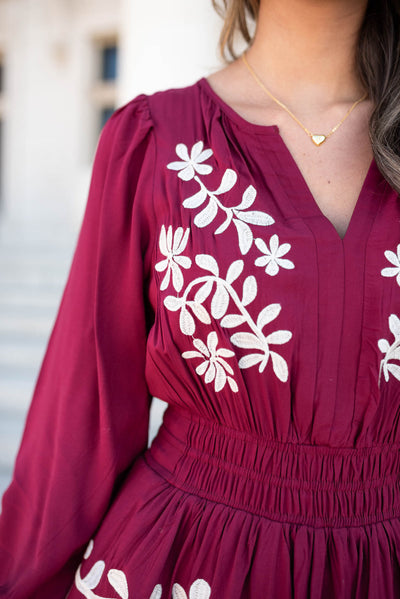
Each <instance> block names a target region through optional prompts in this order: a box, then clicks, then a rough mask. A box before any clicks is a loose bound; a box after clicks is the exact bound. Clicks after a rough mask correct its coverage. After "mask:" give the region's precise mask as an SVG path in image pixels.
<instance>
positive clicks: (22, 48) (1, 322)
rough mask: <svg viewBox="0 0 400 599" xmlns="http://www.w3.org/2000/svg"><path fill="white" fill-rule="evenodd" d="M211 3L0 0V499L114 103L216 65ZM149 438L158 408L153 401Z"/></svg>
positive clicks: (189, 79) (216, 23) (216, 22)
mask: <svg viewBox="0 0 400 599" xmlns="http://www.w3.org/2000/svg"><path fill="white" fill-rule="evenodd" d="M220 27H221V20H220V18H219V17H218V16H217V15H216V14H215V12H214V11H213V9H212V6H211V0H168V1H166V0H152V1H151V2H148V1H146V0H141V1H139V0H0V496H1V495H2V494H3V492H4V490H5V489H6V487H7V486H8V484H9V482H10V479H11V475H12V468H13V463H14V459H15V456H16V453H17V449H18V446H19V442H20V438H21V435H22V431H23V426H24V422H25V416H26V412H27V409H28V407H29V403H30V401H31V398H32V393H33V389H34V385H35V382H36V378H37V376H38V373H39V368H40V365H41V362H42V359H43V357H44V353H45V349H46V346H47V341H48V338H49V335H50V332H51V329H52V326H53V323H54V320H55V317H56V314H57V310H58V306H59V302H60V299H61V294H62V292H63V288H64V285H65V283H66V278H67V275H68V271H69V267H70V263H71V260H72V255H73V251H74V248H75V244H76V241H77V236H78V233H79V228H80V223H81V219H82V217H83V212H84V208H85V205H86V200H87V193H88V189H89V182H90V176H91V169H92V163H93V159H94V153H95V149H96V145H97V141H98V137H99V134H100V131H101V129H102V127H103V126H104V124H105V122H106V121H107V119H108V118H109V117H110V115H111V114H112V113H113V111H114V110H115V109H116V108H118V107H119V106H121V105H122V104H125V103H126V102H128V101H129V100H130V99H132V98H133V97H134V96H136V95H137V94H139V93H142V92H145V93H152V92H154V91H157V90H162V89H167V88H170V87H181V86H185V85H190V84H192V83H194V82H195V81H196V80H197V79H199V78H200V77H202V76H206V75H208V74H209V73H211V72H212V71H213V70H216V69H217V68H220V67H221V66H222V63H221V61H220V59H219V57H218V52H217V42H218V36H219V30H220ZM153 404H154V405H153V408H152V413H151V425H150V438H152V437H153V436H154V435H155V433H156V431H157V429H158V426H159V424H160V421H161V418H162V413H163V409H164V404H163V402H161V401H158V398H156V399H155V401H154V402H153Z"/></svg>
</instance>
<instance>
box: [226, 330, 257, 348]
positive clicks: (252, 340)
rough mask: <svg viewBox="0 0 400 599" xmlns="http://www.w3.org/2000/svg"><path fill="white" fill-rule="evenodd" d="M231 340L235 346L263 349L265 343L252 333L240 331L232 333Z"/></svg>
mask: <svg viewBox="0 0 400 599" xmlns="http://www.w3.org/2000/svg"><path fill="white" fill-rule="evenodd" d="M231 342H232V343H233V344H234V345H237V347H243V348H251V349H264V348H265V345H264V343H263V342H262V341H261V339H259V338H258V337H257V336H256V335H254V333H246V332H244V331H241V332H240V333H234V334H233V335H232V337H231Z"/></svg>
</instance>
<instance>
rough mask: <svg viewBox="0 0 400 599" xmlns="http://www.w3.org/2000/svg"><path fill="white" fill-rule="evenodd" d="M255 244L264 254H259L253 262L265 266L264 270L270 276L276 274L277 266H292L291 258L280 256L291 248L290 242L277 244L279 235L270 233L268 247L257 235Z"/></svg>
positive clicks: (290, 267)
mask: <svg viewBox="0 0 400 599" xmlns="http://www.w3.org/2000/svg"><path fill="white" fill-rule="evenodd" d="M254 242H255V244H256V246H257V247H258V249H259V250H260V252H262V253H263V254H264V256H260V257H259V258H257V259H256V260H255V262H254V264H255V265H256V266H266V268H265V272H266V273H267V275H271V276H272V277H273V276H275V275H277V274H278V272H279V267H281V268H289V269H292V268H294V264H293V262H292V261H291V260H287V259H286V258H282V256H284V255H285V254H287V253H288V251H289V250H290V248H291V245H290V243H283V244H282V245H279V237H278V235H276V234H275V235H272V237H271V239H270V240H269V247H268V246H267V244H266V243H265V241H264V240H263V239H260V238H259V237H258V238H257V239H255V241H254Z"/></svg>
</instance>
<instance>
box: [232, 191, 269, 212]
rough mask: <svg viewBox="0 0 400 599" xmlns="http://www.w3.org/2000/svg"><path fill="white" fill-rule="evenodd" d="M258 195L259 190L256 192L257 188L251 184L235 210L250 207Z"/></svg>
mask: <svg viewBox="0 0 400 599" xmlns="http://www.w3.org/2000/svg"><path fill="white" fill-rule="evenodd" d="M256 195H257V192H256V190H255V188H254V187H253V186H252V185H249V186H248V188H247V189H246V191H245V192H244V194H243V196H242V201H241V202H240V204H239V205H238V206H236V207H235V211H236V210H247V208H250V206H252V204H253V202H254V200H255V199H256ZM270 218H271V217H270Z"/></svg>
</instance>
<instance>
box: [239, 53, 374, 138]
mask: <svg viewBox="0 0 400 599" xmlns="http://www.w3.org/2000/svg"><path fill="white" fill-rule="evenodd" d="M245 54H246V53H245V52H244V53H243V54H242V60H243V62H244V64H245V65H246V67H247V69H248V70H249V71H250V73H251V75H252V76H253V77H254V79H255V80H256V82H257V83H258V85H259V86H260V87H261V88H262V89H263V90H264V91H265V92H266V93H267V94H268V95H269V96H270V98H272V100H274V102H276V103H277V104H279V106H281V107H282V108H283V109H284V110H286V112H287V113H288V114H290V116H291V117H292V118H293V119H294V120H295V121H296V123H298V124H299V125H300V127H302V129H304V131H305V132H306V133H307V135H308V136H309V137H310V138H311V141H312V142H313V143H314V144H315V145H316V146H320V145H322V144H323V143H324V141H326V140H327V138H328V137H330V136H331V135H332V134H333V133H335V131H336V130H337V129H339V127H340V125H341V124H342V123H344V121H345V120H346V119H347V117H348V116H349V115H350V113H351V112H352V111H353V110H354V108H355V107H356V106H357V104H359V103H360V102H362V101H363V100H365V99H366V98H367V97H368V93H367V92H365V94H364V95H363V96H362V97H361V98H360V99H359V100H357V101H356V102H354V104H353V106H352V107H351V108H350V109H349V110H348V111H347V112H346V114H345V115H344V117H343V118H342V120H341V121H340V122H339V123H338V124H337V125H335V126H334V127H333V129H331V130H330V131H329V133H327V134H326V135H322V134H321V133H318V134H316V133H311V131H310V130H309V129H307V127H305V126H304V125H303V123H301V122H300V121H299V119H298V118H297V117H296V116H295V115H294V114H293V112H291V111H290V110H289V108H288V107H287V106H285V104H283V102H280V100H278V99H277V98H275V96H273V95H272V94H271V92H270V91H269V90H268V89H267V88H266V87H265V85H264V84H263V82H262V81H261V80H260V78H259V77H258V75H257V74H256V73H255V72H254V70H253V69H252V67H251V66H250V65H249V63H248V62H247V58H246V56H245Z"/></svg>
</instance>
